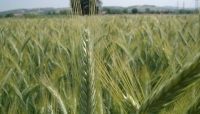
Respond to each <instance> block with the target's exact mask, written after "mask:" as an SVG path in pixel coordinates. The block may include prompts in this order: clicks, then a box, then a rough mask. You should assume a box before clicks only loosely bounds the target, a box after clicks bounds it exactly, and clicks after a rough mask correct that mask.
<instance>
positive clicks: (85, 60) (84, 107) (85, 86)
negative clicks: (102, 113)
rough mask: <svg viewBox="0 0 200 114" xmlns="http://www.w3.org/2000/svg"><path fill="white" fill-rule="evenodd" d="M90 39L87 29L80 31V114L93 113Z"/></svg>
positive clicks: (93, 95)
mask: <svg viewBox="0 0 200 114" xmlns="http://www.w3.org/2000/svg"><path fill="white" fill-rule="evenodd" d="M92 47H93V44H92V41H91V39H90V32H89V29H84V30H83V33H82V47H81V48H82V55H81V59H82V60H81V67H82V69H81V97H80V101H81V106H80V108H81V110H80V113H81V114H94V113H95V105H96V103H95V91H96V90H95V88H94V62H93V59H92V54H93V52H92Z"/></svg>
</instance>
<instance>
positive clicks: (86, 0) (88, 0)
mask: <svg viewBox="0 0 200 114" xmlns="http://www.w3.org/2000/svg"><path fill="white" fill-rule="evenodd" d="M70 2H71V7H72V10H73V12H74V13H76V14H82V15H89V14H98V13H99V10H100V7H101V5H102V2H101V0H80V3H79V1H78V0H71V1H70Z"/></svg>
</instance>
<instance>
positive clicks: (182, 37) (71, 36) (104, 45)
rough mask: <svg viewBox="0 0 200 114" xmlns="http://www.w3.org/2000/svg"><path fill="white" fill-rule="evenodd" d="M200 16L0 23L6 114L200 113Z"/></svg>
mask: <svg viewBox="0 0 200 114" xmlns="http://www.w3.org/2000/svg"><path fill="white" fill-rule="evenodd" d="M199 19H200V18H199V16H198V15H180V16H178V17H177V16H176V15H137V16H133V15H126V16H123V15H115V16H107V15H104V16H89V17H87V16H86V17H83V16H75V17H73V18H71V17H70V18H66V17H59V18H58V17H53V18H45V17H38V18H33V19H29V18H18V19H14V18H11V19H6V18H2V19H1V21H0V25H1V26H0V47H1V49H0V112H1V113H3V114H4V113H5V114H6V113H9V114H15V113H20V114H29V113H30V114H31V113H43V114H46V113H47V114H49V113H50V114H51V113H55V114H56V113H59V114H81V113H85V114H90V113H91V114H92V113H98V114H111V113H113V114H121V113H123V114H136V113H138V114H144V113H147V114H148V113H152V114H174V113H176V114H184V113H187V114H192V113H199V112H200V110H199V109H200V108H199V107H200V70H199V69H200V48H199V45H200V39H199V38H200V34H199V28H200V25H199V22H200V21H199Z"/></svg>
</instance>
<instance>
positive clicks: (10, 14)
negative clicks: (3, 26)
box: [5, 13, 14, 18]
mask: <svg viewBox="0 0 200 114" xmlns="http://www.w3.org/2000/svg"><path fill="white" fill-rule="evenodd" d="M13 16H14V15H13V14H12V13H8V14H6V16H5V17H7V18H8V17H13Z"/></svg>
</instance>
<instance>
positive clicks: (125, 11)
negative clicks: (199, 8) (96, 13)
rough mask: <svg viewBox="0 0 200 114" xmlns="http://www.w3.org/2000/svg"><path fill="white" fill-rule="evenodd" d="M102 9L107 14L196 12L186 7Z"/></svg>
mask: <svg viewBox="0 0 200 114" xmlns="http://www.w3.org/2000/svg"><path fill="white" fill-rule="evenodd" d="M102 11H106V13H107V14H177V13H178V14H194V13H198V12H196V11H195V10H186V9H180V10H174V11H172V10H151V9H149V8H146V9H145V11H139V10H138V9H137V8H133V9H131V10H130V9H127V8H124V9H121V8H119V9H117V8H109V7H104V8H103V9H102Z"/></svg>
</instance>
